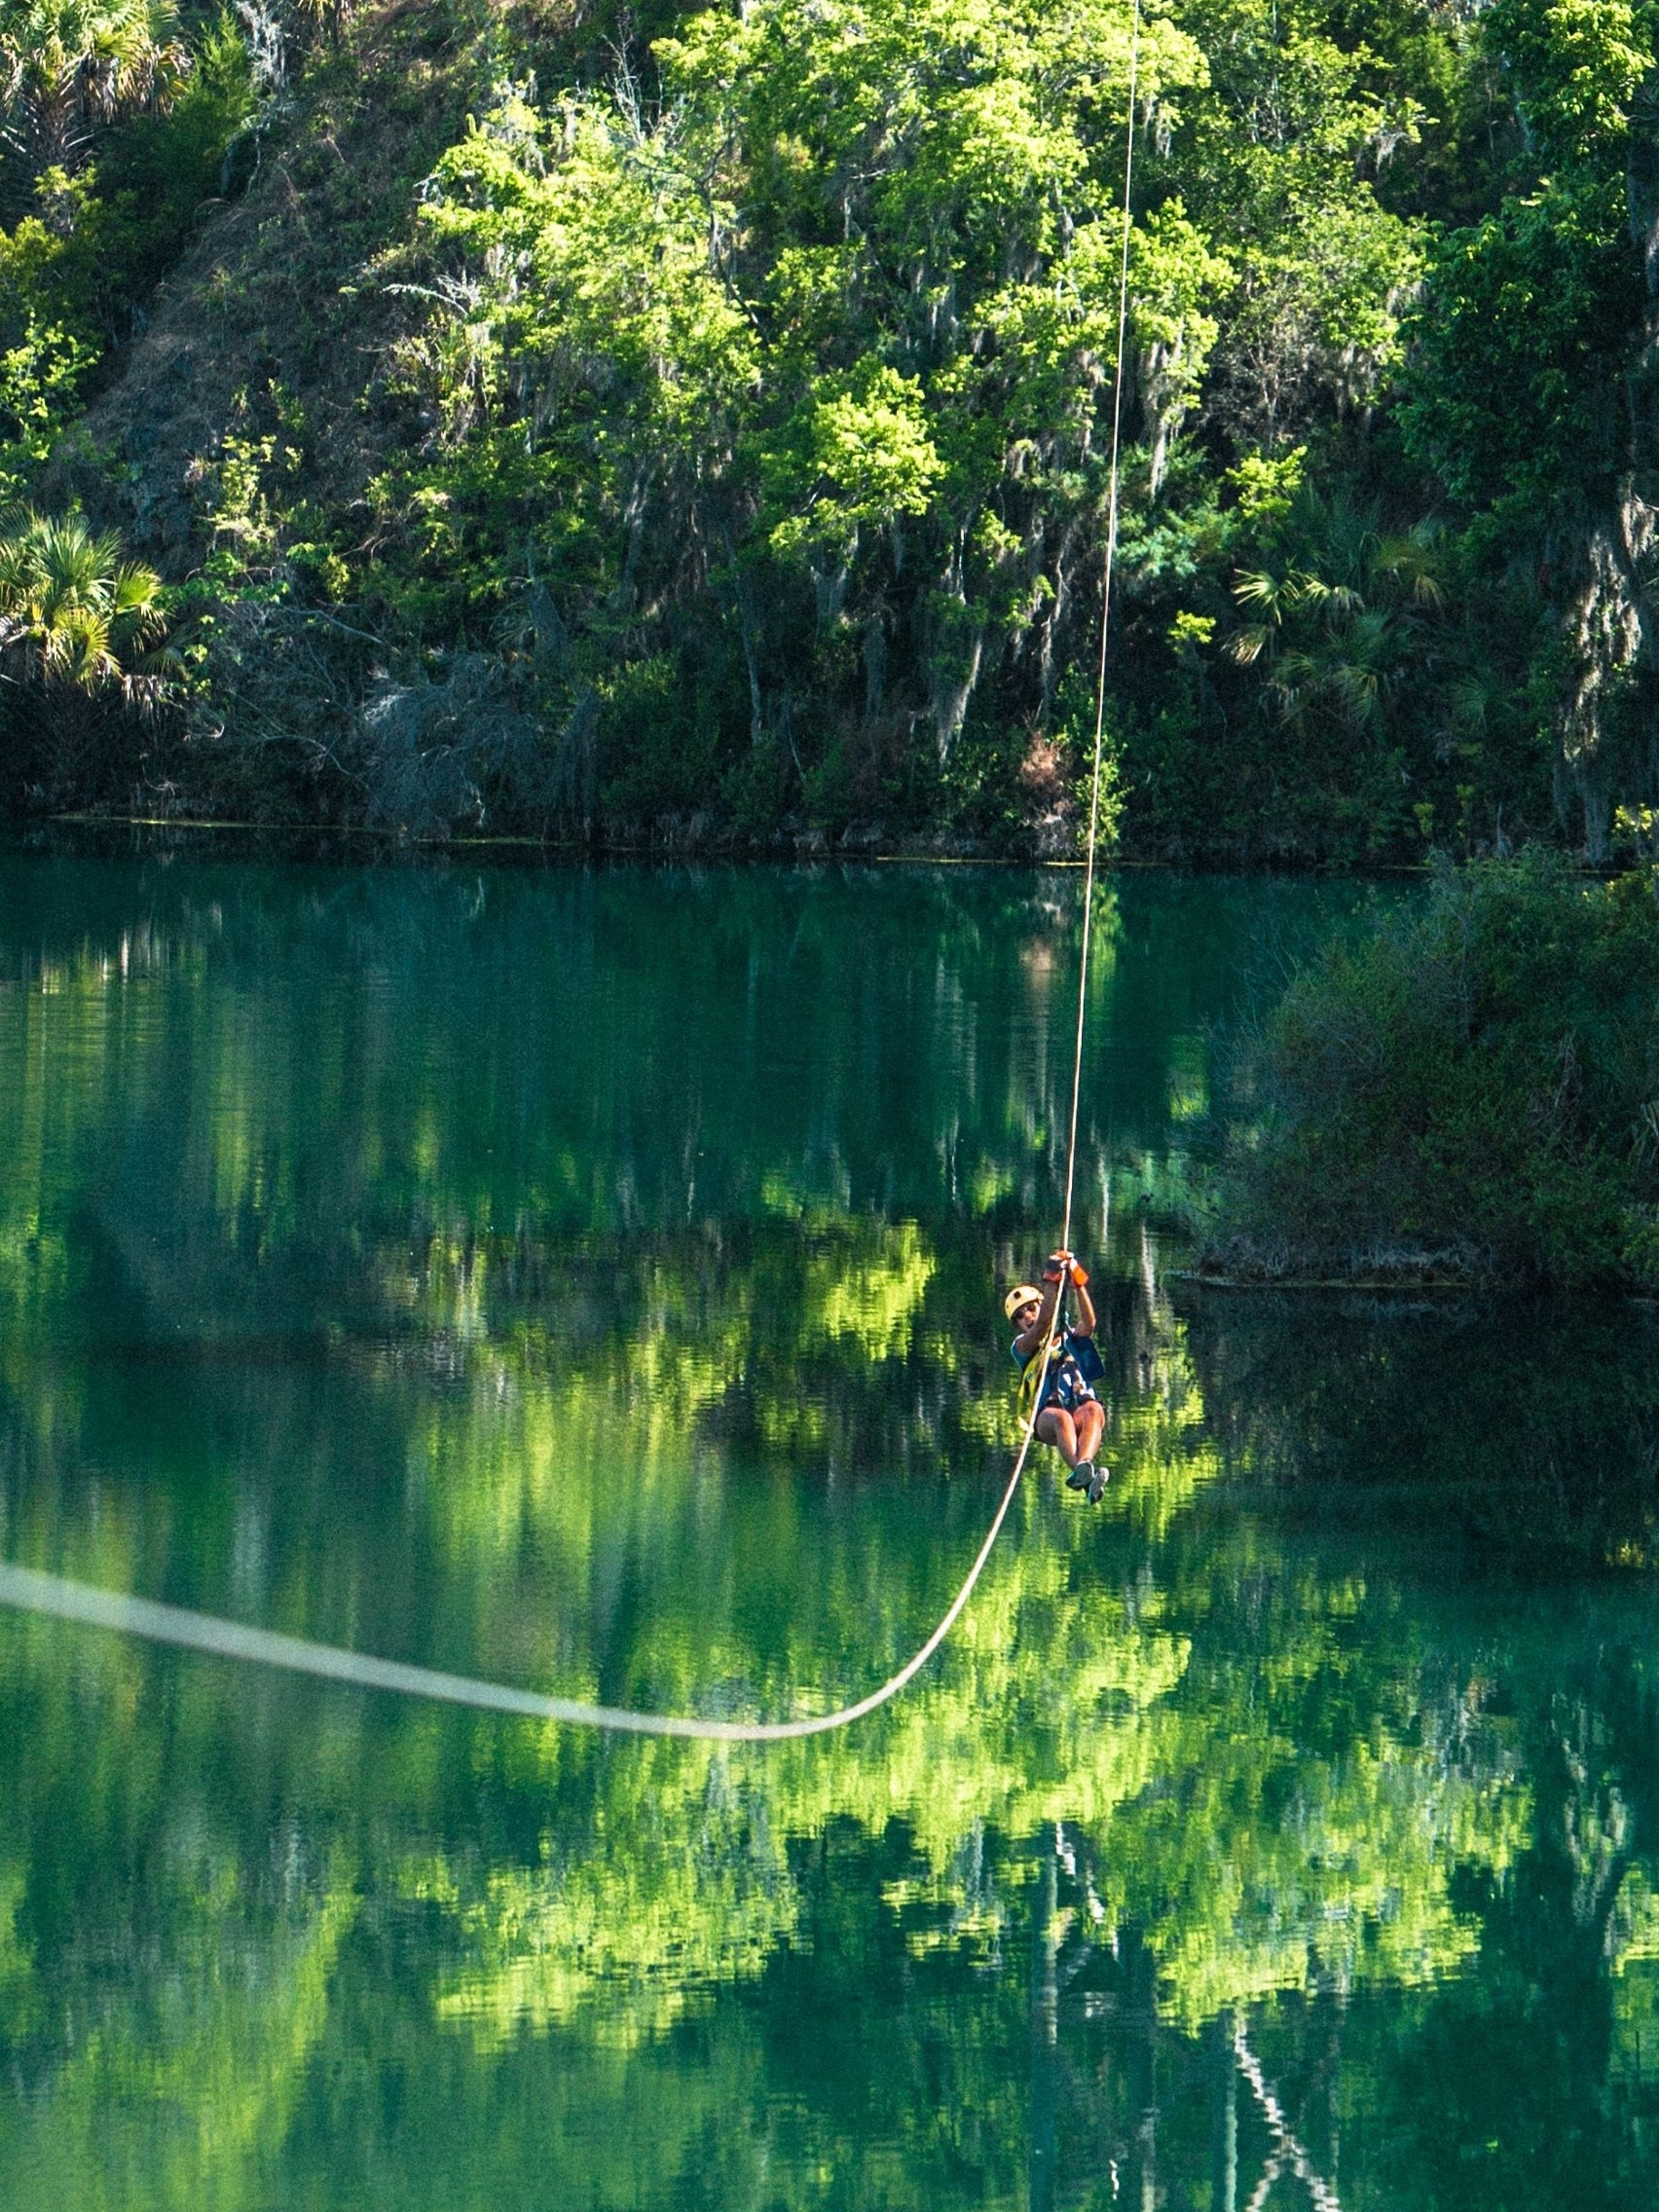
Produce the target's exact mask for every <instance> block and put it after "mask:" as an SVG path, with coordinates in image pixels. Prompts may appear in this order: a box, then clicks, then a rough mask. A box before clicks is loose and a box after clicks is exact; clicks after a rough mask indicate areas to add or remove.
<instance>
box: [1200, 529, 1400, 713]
mask: <svg viewBox="0 0 1659 2212" xmlns="http://www.w3.org/2000/svg"><path fill="white" fill-rule="evenodd" d="M1286 538H1287V541H1288V547H1287V549H1288V551H1289V553H1290V556H1291V557H1290V558H1288V559H1287V560H1286V561H1285V562H1284V564H1283V566H1282V567H1281V568H1280V569H1279V570H1278V571H1273V570H1270V569H1263V570H1259V571H1251V572H1247V573H1244V574H1241V575H1240V576H1239V577H1238V579H1237V581H1236V582H1235V584H1234V587H1233V593H1234V597H1235V599H1236V600H1237V602H1238V604H1239V606H1240V608H1243V609H1245V610H1246V612H1247V613H1248V614H1249V615H1250V616H1251V617H1252V619H1251V620H1249V621H1247V622H1245V623H1244V624H1243V625H1242V626H1241V627H1240V628H1238V629H1237V630H1235V631H1234V633H1233V635H1232V636H1231V637H1230V638H1229V639H1228V641H1227V645H1226V647H1225V650H1226V651H1227V653H1228V655H1229V657H1230V658H1231V659H1233V660H1235V661H1238V662H1239V663H1241V664H1242V665H1244V666H1245V667H1251V666H1255V665H1260V666H1261V667H1262V668H1263V670H1264V672H1265V674H1266V677H1267V683H1268V689H1269V692H1270V693H1271V695H1272V698H1273V699H1274V701H1275V702H1276V704H1277V707H1278V711H1279V713H1280V715H1281V716H1282V718H1283V719H1284V720H1286V721H1287V722H1292V723H1296V724H1302V723H1304V722H1305V721H1306V720H1307V719H1308V718H1309V715H1310V714H1313V713H1316V712H1319V711H1322V712H1323V714H1324V715H1325V716H1327V717H1329V718H1331V719H1334V720H1335V721H1336V722H1337V724H1338V725H1339V726H1341V727H1345V728H1346V729H1349V730H1357V729H1361V728H1364V727H1366V726H1368V725H1370V724H1372V723H1374V722H1375V721H1376V720H1377V719H1378V718H1379V716H1380V714H1381V712H1382V709H1383V701H1384V699H1385V697H1386V695H1387V693H1388V692H1389V691H1390V690H1392V689H1393V688H1394V687H1395V686H1396V684H1397V683H1398V682H1400V680H1401V678H1402V676H1403V675H1404V673H1405V671H1406V669H1407V668H1408V667H1409V666H1411V665H1413V664H1414V660H1416V659H1417V658H1418V657H1419V656H1420V653H1421V649H1422V646H1423V644H1424V631H1425V627H1426V625H1427V623H1428V622H1429V620H1430V619H1431V618H1432V616H1433V615H1434V614H1435V613H1436V612H1437V611H1438V609H1439V608H1440V604H1441V598H1442V593H1441V586H1440V579H1439V572H1438V571H1439V551H1438V546H1437V542H1436V533H1435V531H1434V529H1433V527H1432V526H1431V525H1426V524H1425V525H1419V527H1418V528H1417V529H1415V530H1411V531H1406V532H1402V533H1399V534H1397V535H1387V534H1385V533H1384V532H1383V531H1382V530H1381V529H1380V528H1379V525H1378V519H1377V515H1376V511H1375V509H1373V508H1369V507H1366V506H1361V505H1355V504H1352V503H1350V502H1347V501H1345V500H1340V499H1339V500H1332V501H1329V502H1327V501H1325V500H1323V499H1320V498H1318V497H1317V496H1316V495H1315V494H1313V493H1310V492H1305V493H1304V494H1303V495H1302V497H1301V498H1299V499H1298V501H1297V503H1296V506H1295V507H1294V508H1293V509H1292V511H1291V515H1290V517H1289V518H1288V523H1287V528H1286Z"/></svg>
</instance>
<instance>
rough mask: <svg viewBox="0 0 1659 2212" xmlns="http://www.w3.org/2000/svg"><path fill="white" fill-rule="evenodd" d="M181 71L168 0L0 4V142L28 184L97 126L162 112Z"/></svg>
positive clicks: (80, 150)
mask: <svg viewBox="0 0 1659 2212" xmlns="http://www.w3.org/2000/svg"><path fill="white" fill-rule="evenodd" d="M187 67H188V56H187V55H186V51H185V47H184V44H183V41H182V40H181V39H180V37H179V35H178V14H177V10H176V9H175V7H174V5H173V0H21V4H20V5H19V4H18V0H11V4H9V5H7V4H4V0H0V102H3V103H4V109H5V118H4V122H3V123H0V136H3V137H4V138H5V140H6V142H7V143H8V144H9V145H10V146H11V147H12V148H13V150H14V151H15V152H16V153H17V154H18V155H19V156H20V157H21V159H22V161H23V162H24V164H25V165H26V166H27V168H28V171H29V175H30V177H31V180H32V179H33V178H35V177H38V176H39V175H40V174H41V173H42V172H43V171H44V170H46V169H48V168H52V167H54V166H56V167H59V168H64V169H72V168H74V167H75V166H77V164H78V163H79V162H80V161H81V160H82V158H83V157H84V155H85V152H86V149H87V147H88V146H89V144H90V143H91V141H92V136H93V133H94V132H95V131H96V130H97V129H99V128H100V127H101V126H103V125H106V124H110V123H114V122H116V121H117V120H118V119H119V118H120V117H122V116H124V115H130V114H132V113H133V112H134V110H136V109H139V108H143V107H148V106H151V105H156V104H162V103H165V102H166V100H167V99H168V98H170V97H171V95H172V94H173V93H174V92H176V91H177V89H178V87H179V86H180V85H181V84H182V83H183V81H184V75H185V71H186V69H187Z"/></svg>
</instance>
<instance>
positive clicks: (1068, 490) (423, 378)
mask: <svg viewBox="0 0 1659 2212" xmlns="http://www.w3.org/2000/svg"><path fill="white" fill-rule="evenodd" d="M1655 59H1656V56H1655V46H1654V29H1653V23H1652V20H1651V18H1650V17H1649V16H1648V14H1647V13H1646V11H1644V10H1642V9H1641V8H1639V7H1637V6H1635V5H1634V4H1632V0H1493V4H1492V5H1490V6H1486V7H1482V8H1474V7H1464V6H1460V5H1456V4H1440V0H1428V4H1421V0H1202V4H1201V5H1200V4H1199V0H1155V4H1153V5H1151V6H1149V7H1146V8H1145V9H1143V10H1141V11H1139V12H1136V11H1135V10H1133V9H1132V8H1131V6H1129V5H1126V4H1125V0H1067V4H1066V5H1065V6H1064V7H1062V8H1060V9H1057V10H1056V9H1051V8H1043V7H1038V6H1036V5H1034V4H1033V0H949V4H948V5H947V4H946V0H824V4H823V5H819V6H814V7H812V8H803V7H801V6H799V5H798V4H796V0H745V4H744V5H742V6H739V7H735V8H732V7H716V8H705V7H700V6H682V5H675V4H674V0H646V4H645V5H644V6H641V7H635V8H622V7H620V6H617V5H613V4H612V0H552V4H547V0H525V4H524V5H515V6H503V7H498V8H494V7H486V6H483V5H480V4H479V0H363V4H361V5H358V6H355V7H354V6H352V5H351V4H350V0H235V5H234V6H232V7H229V8H221V9H217V10H214V9H205V8H203V7H202V6H201V5H199V4H198V5H191V4H190V0H185V4H184V5H182V6H180V5H175V4H174V0H4V5H3V6H0V100H3V103H4V125H3V137H0V219H3V224H4V229H3V234H0V429H3V430H4V433H5V438H4V443H3V445H0V497H3V498H4V501H5V514H4V520H3V523H0V656H3V666H4V673H5V674H6V676H7V677H8V679H9V680H10V681H9V682H8V683H7V685H6V686H5V688H4V698H3V703H0V746H3V748H4V757H5V769H6V776H5V782H6V798H7V803H8V805H9V806H10V807H11V808H13V809H14V810H23V811H34V812H42V811H45V812H52V811H63V810H67V809H92V810H95V811H107V812H112V813H118V814H125V813H137V814H141V815H156V816H171V817H175V818H176V817H181V816H183V817H192V816H206V817H217V818H219V819H240V820H254V821H260V822H271V823H334V824H351V825H358V826H362V827H366V828H373V829H380V830H391V831H399V832H402V833H405V834H409V835H413V836H424V837H447V836H453V835H458V834H475V835H476V834H485V835H494V834H509V833H519V834H524V835H529V836H534V837H539V838H548V839H558V840H562V841H580V840H586V841H589V842H597V843H600V844H609V845H612V846H629V845H632V846H636V847H638V846H644V845H651V844H655V845H667V846H675V845H681V846H684V845H705V846H712V847H723V848H725V849H731V850H744V849H751V850H755V849H773V850H776V849H791V850H795V851H800V852H808V853H811V852H820V851H827V850H832V849H840V850H851V851H857V850H861V849H864V850H879V849H912V850H914V849H924V850H925V849H937V850H955V851H967V852H973V851H981V852H999V853H1000V852H1007V853H1024V854H1027V855H1039V856H1047V857H1064V856H1067V855H1069V854H1071V853H1072V852H1074V851H1075V850H1076V849H1077V844H1078V839H1079V833H1080V822H1081V815H1082V812H1083V808H1082V805H1081V793H1082V781H1083V777H1084V774H1085V771H1086V768H1087V765H1088V754H1089V750H1090V746H1091V742H1092V730H1093V714H1094V669H1095V663H1096V655H1097V652H1098V640H1099V625H1100V612H1101V608H1100V599H1101V570H1102V553H1103V540H1104V534H1105V516H1106V505H1107V472H1108V461H1109V454H1110V447H1111V424H1112V410H1113V401H1114V391H1115V389H1116V387H1117V378H1118V368H1119V363H1118V359H1117V354H1118V284H1119V275H1120V270H1121V268H1122V266H1123V263H1124V255H1125V250H1126V258H1127V272H1128V317H1127V331H1126V340H1125V345H1124V361H1123V364H1122V367H1123V380H1122V382H1123V434H1124V484H1123V515H1122V538H1121V543H1120V547H1119V566H1118V571H1117V582H1116V585H1115V592H1114V600H1115V604H1114V610H1113V641H1112V647H1111V653H1110V661H1109V671H1108V688H1107V700H1106V719H1105V730H1106V756H1107V766H1108V771H1109V775H1108V805H1107V813H1108V818H1109V821H1108V826H1109V829H1110V830H1111V832H1112V833H1113V835H1114V836H1115V837H1116V839H1117V840H1118V844H1119V848H1120V850H1121V851H1123V852H1124V854H1125V855H1127V856H1130V857H1142V858H1160V859H1175V860H1188V861H1208V862H1212V863H1214V862H1217V861H1225V862H1230V863H1246V864H1256V865H1260V864H1284V865H1297V864H1300V865H1308V864H1322V865H1337V866H1358V865H1366V864H1372V865H1375V864H1383V863H1386V864H1397V863H1402V862H1405V863H1411V862H1420V861H1422V860H1423V859H1424V858H1425V857H1428V856H1429V855H1431V854H1432V853H1435V852H1439V853H1445V854H1451V855H1453V856H1455V857H1464V856H1467V855H1471V854H1480V853H1491V854H1494V855H1497V856H1502V855H1503V854H1505V853H1506V852H1508V851H1510V850H1511V849H1513V848H1515V847H1518V846H1520V845H1522V844H1524V843H1526V842H1528V841H1531V840H1538V839H1546V840H1553V841H1558V842H1561V843H1563V844H1565V845H1566V846H1567V847H1568V848H1570V849H1576V850H1578V851H1580V852H1582V853H1583V854H1584V855H1586V856H1587V857H1588V858H1589V860H1590V861H1591V862H1593V863H1597V864H1600V863H1604V862H1606V861H1608V860H1610V859H1618V858H1620V857H1636V856H1639V855H1644V854H1645V852H1646V851H1647V849H1648V848H1649V847H1650V845H1651V843H1652V839H1653V832H1654V822H1655V817H1654V813H1653V808H1654V804H1655V801H1656V800H1659V744H1656V734H1659V723H1656V721H1655V714H1656V709H1659V686H1656V680H1655V671H1654V645H1655V635H1654V626H1655V620H1656V614H1655V606H1654V601H1653V596H1652V594H1653V585H1654V576H1655V546H1654V530H1653V516H1654V512H1655V508H1654V506H1653V505H1652V504H1650V503H1649V499H1648V492H1649V490H1650V489H1652V487H1653V484H1654V482H1655V479H1654V473H1653V471H1654V459H1655V437H1656V432H1659V386H1656V383H1655V373H1654V369H1653V365H1652V364H1653V360H1654V357H1655V356H1654V353H1653V345H1652V341H1653V338H1654V336H1655V335H1656V333H1659V321H1656V313H1659V311H1656V308H1655V289H1656V287H1659V142H1656V140H1655V136H1654V118H1655V110H1654V96H1655V85H1656V82H1659V79H1656V76H1655ZM1131 72H1132V76H1133V112H1132V117H1131V114H1130V79H1131ZM1131 139H1132V156H1133V160H1132V175H1131V181H1130V195H1129V226H1128V235H1127V239H1126V240H1125V238H1124V175H1125V163H1126V159H1127V157H1128V155H1129V152H1130V143H1131Z"/></svg>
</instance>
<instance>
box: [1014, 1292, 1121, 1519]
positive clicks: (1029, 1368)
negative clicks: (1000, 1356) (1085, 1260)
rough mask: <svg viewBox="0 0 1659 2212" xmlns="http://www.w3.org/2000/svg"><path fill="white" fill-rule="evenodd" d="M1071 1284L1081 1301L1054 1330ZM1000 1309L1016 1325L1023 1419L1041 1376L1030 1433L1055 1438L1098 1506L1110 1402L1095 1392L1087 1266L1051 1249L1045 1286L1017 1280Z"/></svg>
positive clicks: (1074, 1485) (1099, 1369)
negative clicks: (1070, 1319) (1071, 1317)
mask: <svg viewBox="0 0 1659 2212" xmlns="http://www.w3.org/2000/svg"><path fill="white" fill-rule="evenodd" d="M1068 1283H1069V1285H1070V1287H1071V1289H1072V1291H1073V1292H1074V1294H1075V1296H1076V1300H1077V1313H1076V1318H1075V1321H1074V1323H1073V1325H1072V1326H1071V1327H1069V1328H1068V1327H1066V1326H1065V1325H1064V1324H1063V1323H1062V1325H1061V1326H1060V1327H1059V1328H1058V1329H1056V1328H1055V1327H1054V1316H1055V1314H1056V1312H1057V1311H1058V1309H1059V1304H1060V1297H1061V1294H1062V1292H1063V1291H1064V1289H1065V1287H1066V1286H1067V1284H1068ZM1003 1311H1004V1312H1005V1313H1006V1314H1007V1315H1008V1317H1009V1319H1010V1320H1011V1321H1012V1322H1013V1323H1014V1327H1015V1329H1017V1330H1018V1332H1019V1334H1018V1335H1017V1336H1016V1337H1015V1338H1014V1345H1013V1347H1012V1348H1013V1352H1014V1365H1015V1366H1016V1367H1017V1368H1018V1369H1019V1414H1020V1419H1022V1420H1029V1419H1031V1409H1032V1406H1033V1404H1035V1403H1036V1402H1037V1385H1038V1381H1039V1378H1041V1380H1042V1385H1043V1397H1042V1402H1041V1404H1040V1405H1038V1410H1037V1419H1036V1423H1035V1427H1034V1430H1033V1433H1034V1434H1035V1435H1036V1436H1037V1437H1038V1438H1039V1439H1040V1440H1041V1441H1042V1442H1043V1443H1044V1444H1051V1445H1052V1446H1053V1447H1054V1450H1055V1451H1056V1452H1057V1453H1058V1454H1059V1455H1060V1457H1061V1458H1062V1459H1063V1460H1064V1461H1065V1463H1066V1465H1067V1467H1068V1468H1070V1470H1071V1472H1070V1473H1069V1474H1068V1475H1067V1476H1066V1482H1067V1485H1068V1487H1069V1488H1070V1489H1072V1490H1086V1491H1088V1502H1089V1504H1090V1505H1098V1504H1099V1502H1100V1500H1101V1498H1102V1496H1104V1494H1105V1491H1106V1475H1107V1470H1106V1469H1105V1468H1104V1467H1097V1466H1096V1465H1095V1464H1094V1455H1095V1454H1096V1453H1097V1452H1098V1451H1099V1449H1100V1439H1101V1437H1102V1435H1103V1434H1104V1433H1105V1429H1106V1409H1105V1408H1104V1406H1102V1405H1101V1403H1100V1400H1099V1399H1098V1398H1097V1397H1096V1396H1095V1394H1094V1384H1095V1383H1098V1382H1099V1381H1100V1379H1101V1377H1102V1376H1103V1375H1104V1374H1105V1372H1106V1370H1105V1367H1104V1366H1103V1365H1102V1363H1101V1358H1100V1354H1099V1352H1098V1351H1097V1350H1096V1349H1095V1346H1094V1303H1093V1301H1092V1300H1091V1299H1090V1297H1089V1295H1088V1273H1087V1272H1086V1271H1085V1270H1084V1269H1082V1268H1081V1267H1079V1265H1078V1263H1077V1261H1076V1260H1075V1259H1074V1258H1073V1257H1072V1255H1071V1253H1069V1252H1054V1253H1051V1255H1050V1259H1049V1265H1048V1266H1047V1267H1046V1268H1045V1269H1044V1271H1043V1287H1042V1288H1041V1290H1039V1289H1038V1288H1037V1286H1036V1284H1035V1283H1020V1284H1019V1285H1018V1286H1017V1287H1016V1288H1015V1289H1014V1290H1011V1291H1010V1292H1009V1294H1008V1296H1007V1298H1005V1299H1004V1301H1003ZM1051 1340H1052V1350H1051V1353H1050V1356H1049V1368H1048V1373H1047V1374H1046V1375H1045V1374H1044V1372H1043V1346H1044V1345H1045V1344H1047V1343H1049V1342H1050V1341H1051Z"/></svg>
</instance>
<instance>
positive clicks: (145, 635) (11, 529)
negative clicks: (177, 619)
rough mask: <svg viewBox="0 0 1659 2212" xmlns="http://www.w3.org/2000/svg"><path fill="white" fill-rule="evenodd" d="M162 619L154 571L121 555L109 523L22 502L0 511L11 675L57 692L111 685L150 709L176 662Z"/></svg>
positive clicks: (0, 600) (0, 648)
mask: <svg viewBox="0 0 1659 2212" xmlns="http://www.w3.org/2000/svg"><path fill="white" fill-rule="evenodd" d="M165 632H166V608H165V593H164V590H163V586H162V580H161V578H160V576H158V575H157V573H156V571H154V569H150V568H146V567H145V565H144V563H143V562H141V561H128V560H124V559H123V558H122V548H121V540H120V538H119V537H117V536H116V535H115V533H114V532H113V531H106V532H102V533H97V534H94V533H93V532H92V531H91V530H90V529H89V528H88V526H87V524H86V522H85V520H84V519H83V517H81V516H80V515H65V516H62V517H57V516H53V515H40V514H36V513H35V512H34V511H33V509H32V508H27V507H24V508H19V509H17V510H15V511H14V512H12V513H11V514H8V515H5V516H0V669H3V670H4V672H5V674H6V675H7V676H8V677H9V678H10V679H11V680H12V682H17V683H21V684H26V685H29V686H31V687H35V688H37V689H39V690H43V691H46V692H49V693H51V692H55V693H58V694H60V695H61V694H62V693H65V692H80V693H85V694H92V693H99V692H110V691H119V693H120V695H121V698H122V700H123V703H124V704H126V705H129V706H133V707H137V708H138V709H139V710H140V711H142V712H149V711H151V710H153V709H154V708H155V707H157V706H158V705H159V704H160V703H161V702H162V700H163V698H164V697H165V695H166V683H167V679H168V677H169V675H170V674H171V672H172V670H173V667H174V665H175V663H174V660H173V656H172V655H171V654H170V653H168V652H167V651H166V649H165V647H163V645H162V639H163V636H164V634H165Z"/></svg>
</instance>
